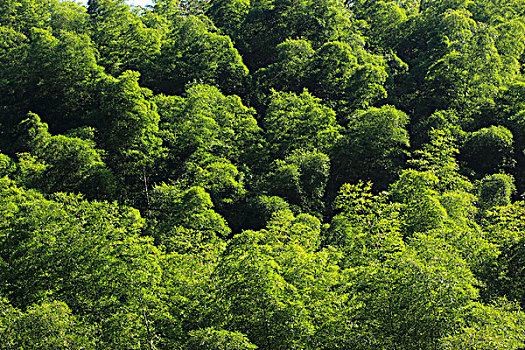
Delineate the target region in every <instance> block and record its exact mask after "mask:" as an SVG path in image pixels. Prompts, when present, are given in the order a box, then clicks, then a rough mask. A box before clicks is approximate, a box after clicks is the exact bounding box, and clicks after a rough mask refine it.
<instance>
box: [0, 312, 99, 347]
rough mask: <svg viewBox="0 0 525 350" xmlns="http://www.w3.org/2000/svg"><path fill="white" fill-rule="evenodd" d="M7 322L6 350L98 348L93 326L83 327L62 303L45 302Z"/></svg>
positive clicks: (5, 333) (5, 332) (9, 318)
mask: <svg viewBox="0 0 525 350" xmlns="http://www.w3.org/2000/svg"><path fill="white" fill-rule="evenodd" d="M6 316H7V317H6ZM9 316H11V315H5V314H2V315H1V316H0V318H1V319H3V321H6V322H7V325H6V329H4V330H3V332H2V333H3V334H4V335H5V336H4V337H2V339H3V343H4V344H3V345H2V349H13V348H18V349H49V350H52V349H82V350H84V349H95V348H96V347H95V342H94V339H93V338H92V336H91V335H90V333H91V332H92V331H93V330H92V329H90V327H89V326H87V325H83V324H82V323H81V322H79V321H78V320H77V318H76V317H75V316H74V315H72V314H71V310H70V309H69V308H68V306H67V305H66V304H65V303H62V302H43V303H42V304H39V305H34V306H32V307H30V308H29V309H28V310H27V312H25V313H18V314H17V315H16V316H15V317H12V316H11V317H9Z"/></svg>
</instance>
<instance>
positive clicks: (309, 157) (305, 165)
mask: <svg viewBox="0 0 525 350" xmlns="http://www.w3.org/2000/svg"><path fill="white" fill-rule="evenodd" d="M329 171H330V159H329V158H328V156H327V155H326V154H324V153H320V152H316V151H303V150H296V151H294V152H292V153H291V154H290V155H289V156H288V157H286V158H285V159H284V160H278V161H276V164H275V170H274V171H273V172H270V174H269V178H268V188H269V192H270V193H271V194H273V195H277V196H280V197H282V198H284V199H285V200H287V201H288V203H290V204H292V205H296V206H298V207H299V208H300V209H301V210H302V211H303V212H307V213H310V214H313V215H318V216H319V215H321V213H322V212H323V209H324V208H323V202H322V199H323V196H324V192H325V187H326V183H327V181H328V175H329Z"/></svg>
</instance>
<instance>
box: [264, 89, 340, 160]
mask: <svg viewBox="0 0 525 350" xmlns="http://www.w3.org/2000/svg"><path fill="white" fill-rule="evenodd" d="M263 126H264V128H265V131H266V140H267V142H268V144H269V148H270V150H271V154H272V156H273V157H276V156H277V157H283V156H286V155H288V154H290V153H291V152H292V151H293V150H294V149H305V150H312V149H318V150H319V151H321V152H326V151H328V150H329V149H330V148H331V146H332V145H333V144H334V143H335V141H336V140H337V139H338V138H339V136H340V134H339V133H340V130H341V127H340V126H338V125H337V123H336V120H335V113H334V111H333V110H331V109H330V108H328V107H326V106H324V105H323V104H322V103H321V100H320V99H318V98H316V97H314V96H312V95H311V94H310V93H309V92H308V91H303V93H301V94H300V95H297V94H294V93H286V92H273V94H272V95H271V96H270V100H269V104H268V109H267V111H266V115H265V116H264V120H263Z"/></svg>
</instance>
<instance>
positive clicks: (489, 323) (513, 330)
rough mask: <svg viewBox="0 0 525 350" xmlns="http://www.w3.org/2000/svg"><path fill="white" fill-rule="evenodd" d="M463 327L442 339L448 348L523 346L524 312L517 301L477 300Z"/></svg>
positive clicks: (510, 347)
mask: <svg viewBox="0 0 525 350" xmlns="http://www.w3.org/2000/svg"><path fill="white" fill-rule="evenodd" d="M465 323H466V324H465V326H464V327H463V329H462V330H461V331H460V332H458V333H456V334H454V335H451V336H448V337H446V338H445V339H443V340H442V342H443V348H444V349H466V350H467V349H480V350H484V349H487V350H488V349H521V348H522V347H523V345H524V343H523V339H522V337H521V334H523V313H522V312H521V311H520V309H519V307H518V306H517V305H514V304H513V303H511V302H508V301H506V300H499V301H498V302H496V303H494V305H483V304H479V303H474V304H473V305H472V306H471V307H470V308H469V310H468V313H467V317H466V322H465Z"/></svg>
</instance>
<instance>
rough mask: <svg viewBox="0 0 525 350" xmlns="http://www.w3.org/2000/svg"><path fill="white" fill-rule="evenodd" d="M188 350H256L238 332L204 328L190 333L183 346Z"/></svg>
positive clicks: (255, 347)
mask: <svg viewBox="0 0 525 350" xmlns="http://www.w3.org/2000/svg"><path fill="white" fill-rule="evenodd" d="M185 349H188V350H199V349H202V350H207V349H210V350H222V349H231V350H249V349H257V346H255V345H253V344H251V343H250V342H249V341H248V339H247V338H246V336H245V335H244V334H242V333H239V332H228V331H224V330H215V329H213V328H205V329H201V330H198V331H192V332H190V340H189V341H188V343H187V344H186V346H185Z"/></svg>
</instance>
